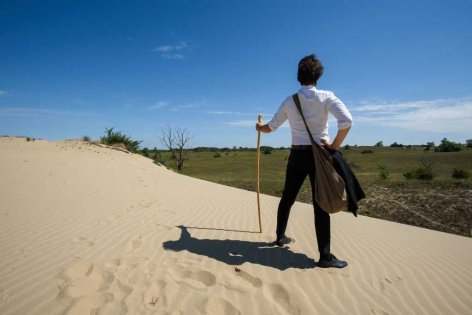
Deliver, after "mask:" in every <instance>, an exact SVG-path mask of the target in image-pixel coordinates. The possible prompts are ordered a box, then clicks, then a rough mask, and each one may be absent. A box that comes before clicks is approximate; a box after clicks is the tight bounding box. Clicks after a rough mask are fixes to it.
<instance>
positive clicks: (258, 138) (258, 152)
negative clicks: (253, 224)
mask: <svg viewBox="0 0 472 315" xmlns="http://www.w3.org/2000/svg"><path fill="white" fill-rule="evenodd" d="M257 122H258V123H259V124H261V123H262V115H261V114H259V116H258V117H257ZM260 163H261V131H260V130H258V131H257V181H256V192H257V211H258V213H259V233H262V223H261V202H260V199H259V194H260V189H259V171H260Z"/></svg>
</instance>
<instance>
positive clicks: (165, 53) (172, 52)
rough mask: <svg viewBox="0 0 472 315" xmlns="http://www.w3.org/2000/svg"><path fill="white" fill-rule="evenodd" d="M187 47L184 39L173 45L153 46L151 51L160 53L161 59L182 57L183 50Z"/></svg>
mask: <svg viewBox="0 0 472 315" xmlns="http://www.w3.org/2000/svg"><path fill="white" fill-rule="evenodd" d="M186 48H188V45H187V43H186V42H184V41H180V42H179V43H177V44H175V45H162V46H159V47H156V48H154V49H153V50H152V51H154V52H156V53H160V55H161V58H162V59H167V60H172V59H184V58H185V57H184V54H183V53H182V51H183V50H185V49H186Z"/></svg>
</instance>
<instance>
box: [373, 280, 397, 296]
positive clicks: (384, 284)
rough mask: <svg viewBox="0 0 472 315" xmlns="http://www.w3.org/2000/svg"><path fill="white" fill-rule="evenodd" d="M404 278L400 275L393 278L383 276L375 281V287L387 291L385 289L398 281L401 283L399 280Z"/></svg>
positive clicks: (380, 290)
mask: <svg viewBox="0 0 472 315" xmlns="http://www.w3.org/2000/svg"><path fill="white" fill-rule="evenodd" d="M402 280H403V278H402V277H400V276H396V277H394V278H392V279H390V278H387V277H385V278H382V279H380V280H377V281H376V282H374V288H375V289H376V290H377V291H379V292H381V293H383V292H385V290H387V289H388V288H389V287H390V286H392V285H396V284H397V283H399V282H400V281H402Z"/></svg>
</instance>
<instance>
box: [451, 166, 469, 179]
mask: <svg viewBox="0 0 472 315" xmlns="http://www.w3.org/2000/svg"><path fill="white" fill-rule="evenodd" d="M452 177H454V178H457V179H467V178H469V172H467V171H466V170H461V169H457V168H455V169H454V170H453V171H452Z"/></svg>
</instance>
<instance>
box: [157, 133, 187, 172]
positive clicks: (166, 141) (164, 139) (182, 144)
mask: <svg viewBox="0 0 472 315" xmlns="http://www.w3.org/2000/svg"><path fill="white" fill-rule="evenodd" d="M159 139H160V140H161V143H162V144H163V145H164V146H165V147H166V148H167V149H168V150H169V152H170V154H171V159H172V161H173V162H174V165H175V167H176V168H177V171H178V172H179V173H180V172H181V171H182V169H183V168H184V162H185V160H186V159H187V153H188V150H187V147H188V145H189V143H190V140H191V139H192V137H191V136H190V133H189V132H188V131H187V129H181V128H180V127H177V128H174V129H172V128H171V127H169V126H167V127H166V128H161V137H160V138H159Z"/></svg>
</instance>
